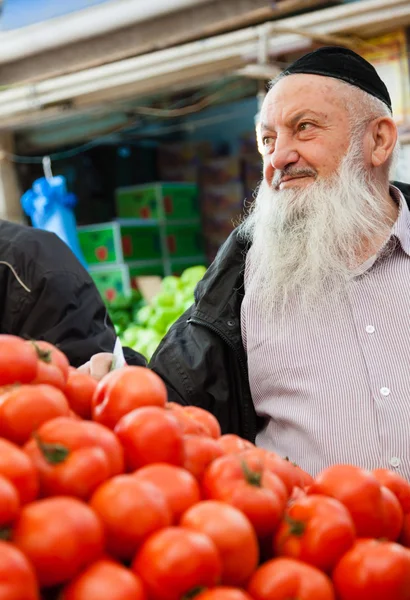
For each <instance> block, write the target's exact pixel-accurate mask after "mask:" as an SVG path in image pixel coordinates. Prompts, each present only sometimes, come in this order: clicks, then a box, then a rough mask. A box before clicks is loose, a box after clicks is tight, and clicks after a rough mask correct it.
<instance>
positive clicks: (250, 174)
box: [242, 155, 263, 197]
mask: <svg viewBox="0 0 410 600" xmlns="http://www.w3.org/2000/svg"><path fill="white" fill-rule="evenodd" d="M262 169H263V165H262V159H261V157H260V156H259V155H258V156H249V157H246V158H244V159H243V161H242V180H243V185H244V189H245V190H246V196H247V197H248V196H249V194H251V195H252V193H253V192H254V191H255V190H256V188H257V187H258V185H259V184H260V182H261V180H262V177H263V172H262Z"/></svg>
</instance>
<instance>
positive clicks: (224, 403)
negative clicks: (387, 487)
mask: <svg viewBox="0 0 410 600" xmlns="http://www.w3.org/2000/svg"><path fill="white" fill-rule="evenodd" d="M260 117H261V123H260V131H259V137H260V140H259V141H260V145H261V147H262V152H263V181H262V183H261V185H260V188H259V191H258V194H257V197H256V200H255V203H254V207H253V209H252V211H251V212H250V214H249V216H248V217H247V219H246V220H245V221H244V222H243V223H242V225H241V226H240V227H239V228H238V229H237V230H236V231H235V232H234V233H233V234H232V235H231V236H230V238H229V239H228V240H227V242H226V243H225V245H224V246H223V247H222V248H221V250H220V252H219V254H218V256H217V258H216V260H215V261H214V263H213V265H212V266H211V267H210V268H209V270H208V272H207V273H206V275H205V277H204V279H203V280H202V282H201V283H200V284H199V285H198V287H197V290H196V302H195V305H194V306H193V307H192V308H191V309H190V310H188V312H187V313H186V314H185V315H184V316H183V317H182V318H181V319H179V321H178V322H177V323H176V324H175V325H174V326H173V327H172V328H171V330H170V331H169V333H168V335H167V336H166V337H165V339H164V340H163V342H162V343H161V345H160V347H159V348H158V350H157V352H156V354H155V355H154V357H153V359H152V361H151V365H150V366H151V368H152V369H154V371H156V372H157V373H158V374H159V375H160V376H161V377H162V378H163V379H164V381H165V382H166V384H167V386H168V391H169V398H170V400H173V401H176V402H179V403H182V404H195V405H198V406H201V407H203V408H205V409H207V410H209V411H211V412H212V413H214V414H215V415H216V416H217V418H218V419H219V421H220V424H221V426H222V429H223V431H224V432H234V433H239V434H240V435H242V436H244V437H246V438H248V439H250V440H252V441H255V440H256V443H257V445H260V446H262V447H265V448H268V449H271V450H274V451H276V452H278V453H279V454H281V455H283V456H289V457H290V458H291V460H292V461H295V462H297V463H298V464H299V465H300V466H302V467H303V468H304V469H306V470H307V471H309V472H310V473H312V474H315V473H317V472H318V471H319V470H321V469H322V468H324V467H325V466H327V465H329V464H333V463H340V462H346V463H354V464H358V465H361V466H363V467H367V468H374V467H389V468H394V469H397V470H398V472H400V473H401V474H403V475H404V476H406V477H407V478H409V479H410V376H409V364H410V331H409V326H408V324H407V320H408V319H407V317H408V315H409V314H410V212H409V208H408V203H410V190H409V189H408V187H407V186H404V185H401V184H397V185H391V184H390V183H389V173H391V170H392V167H393V164H394V157H395V152H396V150H395V149H396V147H397V145H396V143H397V129H396V126H395V123H394V121H393V119H392V110H391V102H390V98H389V94H388V91H387V89H386V86H385V85H384V83H383V82H382V81H381V79H380V78H379V76H378V75H377V73H376V71H375V70H374V68H373V67H372V66H371V65H370V64H369V63H367V62H366V61H365V60H364V59H362V58H361V57H360V56H358V55H357V54H355V53H354V52H352V51H350V50H345V49H343V48H333V47H331V48H321V49H319V50H317V51H315V52H313V53H310V54H308V55H306V56H304V57H302V58H301V59H299V60H297V61H296V62H295V63H293V64H292V65H291V66H290V67H289V68H288V69H287V70H286V71H285V72H283V73H282V74H281V76H280V77H278V78H277V80H275V81H274V82H273V83H272V85H271V87H270V90H269V92H268V94H267V96H266V99H265V101H264V104H263V107H262V110H261V115H260Z"/></svg>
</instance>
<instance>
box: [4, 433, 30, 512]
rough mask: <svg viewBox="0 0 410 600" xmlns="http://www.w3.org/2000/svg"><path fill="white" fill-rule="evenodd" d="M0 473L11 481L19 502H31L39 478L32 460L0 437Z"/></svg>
mask: <svg viewBox="0 0 410 600" xmlns="http://www.w3.org/2000/svg"><path fill="white" fill-rule="evenodd" d="M0 475H2V476H3V477H5V478H6V479H8V480H9V481H11V483H12V484H13V485H14V486H15V488H16V490H17V491H18V494H19V496H20V502H21V504H26V503H27V502H32V501H33V500H35V498H37V495H38V492H39V480H38V474H37V471H36V468H35V466H34V463H33V461H32V460H31V459H30V458H29V457H28V456H27V454H25V452H23V450H21V449H20V448H19V447H18V446H16V445H15V444H12V443H11V442H9V441H7V440H4V439H2V438H0Z"/></svg>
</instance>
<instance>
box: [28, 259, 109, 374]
mask: <svg viewBox="0 0 410 600" xmlns="http://www.w3.org/2000/svg"><path fill="white" fill-rule="evenodd" d="M20 319H21V321H20V326H19V335H20V336H22V337H26V338H31V339H42V340H47V341H48V342H50V343H52V344H54V345H56V346H58V347H59V348H60V349H61V351H62V352H64V353H65V354H66V356H67V358H68V359H69V361H70V364H71V365H73V366H74V367H78V366H80V365H81V364H83V363H85V362H87V361H88V360H89V359H90V358H91V356H93V355H94V354H97V353H98V352H112V351H113V349H114V344H115V340H116V333H115V330H114V327H113V325H112V323H111V321H110V319H109V317H108V314H107V310H106V308H105V306H104V303H103V301H102V299H101V297H100V295H99V293H98V290H97V288H96V287H95V285H94V283H93V281H92V279H91V277H90V276H89V275H88V273H87V272H86V271H84V272H83V273H81V272H70V271H62V272H61V271H60V272H49V273H45V274H44V275H43V276H42V277H41V279H40V280H39V281H38V282H37V286H36V288H35V289H33V290H31V293H30V294H29V295H28V297H27V298H26V302H25V304H23V306H21V308H20Z"/></svg>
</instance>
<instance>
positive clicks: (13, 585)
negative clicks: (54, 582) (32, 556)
mask: <svg viewBox="0 0 410 600" xmlns="http://www.w3.org/2000/svg"><path fill="white" fill-rule="evenodd" d="M0 598H1V600H40V591H39V589H38V585H37V581H36V576H35V573H34V569H33V567H32V565H31V564H30V562H29V561H28V560H27V558H26V557H25V556H24V554H23V553H22V552H20V550H19V549H18V548H16V547H15V546H14V545H13V544H10V543H7V542H2V541H0Z"/></svg>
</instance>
